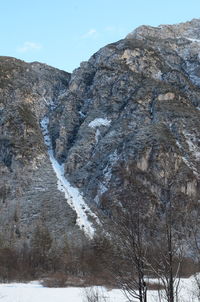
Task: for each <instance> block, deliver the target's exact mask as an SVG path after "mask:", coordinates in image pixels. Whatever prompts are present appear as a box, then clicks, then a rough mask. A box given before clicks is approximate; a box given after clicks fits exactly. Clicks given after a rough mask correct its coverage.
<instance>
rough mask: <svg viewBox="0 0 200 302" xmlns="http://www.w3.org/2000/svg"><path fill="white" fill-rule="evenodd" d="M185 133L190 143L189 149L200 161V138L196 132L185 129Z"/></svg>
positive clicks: (187, 141)
mask: <svg viewBox="0 0 200 302" xmlns="http://www.w3.org/2000/svg"><path fill="white" fill-rule="evenodd" d="M183 135H184V136H185V138H186V143H187V144H188V147H189V150H190V152H191V153H192V155H193V156H194V157H195V159H196V160H198V161H200V148H199V147H198V145H197V144H198V143H200V139H198V138H196V136H195V135H194V134H191V133H189V132H186V131H184V132H183Z"/></svg>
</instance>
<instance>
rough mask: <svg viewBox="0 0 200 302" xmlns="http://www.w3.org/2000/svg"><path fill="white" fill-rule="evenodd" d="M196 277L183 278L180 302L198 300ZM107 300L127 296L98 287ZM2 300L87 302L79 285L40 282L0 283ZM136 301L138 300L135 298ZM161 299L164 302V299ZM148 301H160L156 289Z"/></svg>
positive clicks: (120, 300) (121, 300) (118, 300)
mask: <svg viewBox="0 0 200 302" xmlns="http://www.w3.org/2000/svg"><path fill="white" fill-rule="evenodd" d="M194 290H195V283H194V279H193V278H192V277H191V278H188V279H181V282H180V295H179V297H180V298H179V302H198V299H197V297H195V294H194ZM98 292H99V294H100V295H101V294H102V295H103V296H104V297H105V298H106V299H104V301H107V302H126V301H127V298H126V297H125V296H124V295H123V293H122V292H121V291H120V290H119V289H114V290H107V289H105V288H98ZM0 301H2V302H66V301H68V302H87V300H86V298H85V289H83V288H77V287H69V288H46V287H43V286H42V285H41V284H40V283H39V282H36V281H34V282H30V283H26V284H25V283H10V284H0ZM135 301H136V300H135ZM161 301H163V302H164V300H163V299H162V300H161ZM148 302H159V299H158V295H157V292H156V291H149V292H148Z"/></svg>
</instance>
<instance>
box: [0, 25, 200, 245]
mask: <svg viewBox="0 0 200 302" xmlns="http://www.w3.org/2000/svg"><path fill="white" fill-rule="evenodd" d="M199 32H200V20H192V21H191V22H187V23H183V24H179V25H166V26H165V25H163V26H160V27H158V28H153V27H148V26H142V27H139V28H138V29H136V30H135V31H134V32H132V33H131V34H129V35H128V36H127V37H126V38H125V39H123V40H120V41H118V42H116V43H112V44H109V45H107V46H105V47H104V48H102V49H100V50H99V51H98V52H97V53H95V54H94V55H93V56H92V57H91V58H90V60H89V61H88V62H83V63H81V65H80V68H78V69H76V70H75V71H74V72H73V73H72V75H71V76H70V75H69V74H67V73H65V72H61V71H58V70H56V69H53V68H50V67H48V66H46V65H42V64H39V63H32V64H26V63H24V62H21V61H18V60H16V59H11V58H5V57H2V58H1V60H0V64H1V66H0V89H1V90H0V114H1V137H0V142H1V144H0V148H1V149H0V161H1V169H0V173H1V177H0V197H1V204H0V211H1V216H0V228H1V231H2V232H4V234H6V232H7V234H8V235H7V237H8V238H11V237H12V238H11V239H12V240H13V238H16V240H18V239H21V238H27V237H29V236H30V234H31V232H32V231H33V229H34V227H35V225H36V224H37V223H39V222H40V221H42V222H43V223H44V222H45V224H47V225H48V228H50V230H51V231H54V232H55V237H56V236H57V237H58V238H59V236H63V234H64V233H65V232H66V230H67V232H69V233H70V232H72V230H74V229H76V227H74V224H75V220H76V215H75V213H74V212H73V211H72V210H71V209H70V208H69V206H68V205H67V203H66V202H65V200H64V196H63V194H62V193H60V192H59V191H58V190H57V186H56V178H55V173H54V172H53V171H52V167H51V165H50V162H49V159H48V156H47V152H46V149H45V146H44V143H43V138H42V135H41V129H40V126H39V122H40V120H41V118H42V117H43V116H44V115H45V114H46V115H48V116H49V119H50V125H49V132H50V135H51V139H52V144H53V149H54V152H55V156H56V158H57V160H58V161H59V162H60V163H64V166H65V175H66V177H67V178H68V179H69V180H70V181H71V183H73V184H74V185H76V186H77V187H79V188H80V190H81V192H82V193H83V196H84V198H85V200H86V201H87V202H88V203H89V204H90V206H92V207H97V208H100V209H103V211H104V213H110V212H111V211H112V208H113V206H114V205H115V204H116V203H119V202H121V203H122V204H123V203H124V202H126V200H125V198H124V192H125V191H126V192H127V190H129V189H130V188H134V190H135V191H137V192H138V194H140V192H142V194H141V196H142V197H141V198H144V194H145V196H146V200H149V204H150V205H151V203H152V202H153V203H162V202H165V201H166V192H167V191H168V190H169V188H170V190H171V194H172V195H173V199H174V200H177V202H178V203H179V204H180V207H182V206H183V207H185V210H187V207H188V206H190V204H191V203H193V204H196V202H198V198H199V197H198V196H199V190H200V188H199V181H200V166H199V161H200V134H199V133H200V125H199V118H200V111H199V108H200V57H199V51H200V40H199ZM52 105H53V106H52ZM50 107H51V108H54V109H53V110H50ZM127 179H129V181H127ZM130 179H131V181H130ZM130 191H131V189H130ZM126 198H129V197H128V195H127V194H126ZM130 198H131V192H130ZM9 236H10V237H9Z"/></svg>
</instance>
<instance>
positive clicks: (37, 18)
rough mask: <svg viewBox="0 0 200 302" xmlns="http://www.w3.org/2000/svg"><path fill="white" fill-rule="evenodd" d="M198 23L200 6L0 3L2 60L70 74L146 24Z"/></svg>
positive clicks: (157, 1) (49, 0) (192, 1)
mask: <svg viewBox="0 0 200 302" xmlns="http://www.w3.org/2000/svg"><path fill="white" fill-rule="evenodd" d="M193 18H200V0H189V1H188V0H162V1H161V0H0V55H2V56H12V57H15V58H18V59H22V60H24V61H26V62H33V61H39V62H42V63H46V64H48V65H51V66H54V67H57V68H59V69H63V70H66V71H68V72H72V71H73V70H74V69H75V68H77V67H79V65H80V63H81V62H82V61H87V60H88V59H89V58H90V56H91V55H92V54H94V53H95V52H96V51H98V50H99V49H100V48H101V47H103V46H105V45H106V44H108V43H112V42H115V41H118V40H120V39H122V38H124V37H125V36H126V35H127V34H128V33H129V32H131V31H133V30H134V29H135V28H136V27H138V26H140V25H143V24H146V25H151V26H158V25H160V24H175V23H179V22H185V21H189V20H191V19H193Z"/></svg>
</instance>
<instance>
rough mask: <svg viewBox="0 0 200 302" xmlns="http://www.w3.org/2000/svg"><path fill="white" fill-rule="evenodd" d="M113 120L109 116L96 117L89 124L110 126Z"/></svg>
mask: <svg viewBox="0 0 200 302" xmlns="http://www.w3.org/2000/svg"><path fill="white" fill-rule="evenodd" d="M110 123H111V121H110V120H108V119H107V118H106V119H104V118H96V119H95V120H93V121H92V122H90V123H89V124H88V126H89V127H90V128H96V127H100V126H110Z"/></svg>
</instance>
